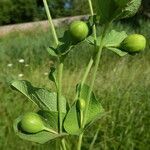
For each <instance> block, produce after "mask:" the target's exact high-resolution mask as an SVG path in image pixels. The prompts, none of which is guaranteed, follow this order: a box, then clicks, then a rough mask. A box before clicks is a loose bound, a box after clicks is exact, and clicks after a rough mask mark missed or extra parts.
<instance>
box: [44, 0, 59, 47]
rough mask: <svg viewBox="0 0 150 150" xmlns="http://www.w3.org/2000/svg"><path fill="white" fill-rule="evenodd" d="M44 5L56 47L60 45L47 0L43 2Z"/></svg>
mask: <svg viewBox="0 0 150 150" xmlns="http://www.w3.org/2000/svg"><path fill="white" fill-rule="evenodd" d="M43 3H44V7H45V11H46V14H47V18H48V21H49V24H50V27H51V30H52V34H53V37H54V40H55V43H56V45H58V44H59V41H58V37H57V34H56V30H55V27H54V24H53V21H52V17H51V13H50V11H49V7H48V4H47V0H43Z"/></svg>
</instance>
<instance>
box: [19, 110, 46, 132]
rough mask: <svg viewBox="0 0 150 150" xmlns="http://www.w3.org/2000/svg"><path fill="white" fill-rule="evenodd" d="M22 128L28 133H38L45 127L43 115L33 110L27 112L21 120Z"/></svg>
mask: <svg viewBox="0 0 150 150" xmlns="http://www.w3.org/2000/svg"><path fill="white" fill-rule="evenodd" d="M20 125H21V129H22V130H23V131H25V132H28V133H37V132H39V131H42V130H43V129H44V124H43V121H42V119H41V117H40V116H39V115H38V114H36V113H33V112H29V113H26V114H25V115H24V116H23V117H22V120H21V122H20Z"/></svg>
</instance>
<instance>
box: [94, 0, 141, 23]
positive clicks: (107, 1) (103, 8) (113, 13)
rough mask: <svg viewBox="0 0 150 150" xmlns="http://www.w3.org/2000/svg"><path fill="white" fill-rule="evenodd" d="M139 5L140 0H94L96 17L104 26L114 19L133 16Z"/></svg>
mask: <svg viewBox="0 0 150 150" xmlns="http://www.w3.org/2000/svg"><path fill="white" fill-rule="evenodd" d="M140 5H141V0H96V6H97V15H99V16H100V23H101V24H106V23H109V22H111V21H113V20H116V19H122V18H127V17H131V16H133V15H135V13H136V12H137V11H138V8H139V7H140Z"/></svg>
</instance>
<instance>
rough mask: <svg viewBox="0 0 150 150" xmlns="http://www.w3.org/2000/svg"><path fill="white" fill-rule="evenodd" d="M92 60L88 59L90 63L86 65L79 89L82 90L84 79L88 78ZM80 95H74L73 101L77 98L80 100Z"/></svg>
mask: <svg viewBox="0 0 150 150" xmlns="http://www.w3.org/2000/svg"><path fill="white" fill-rule="evenodd" d="M93 62H94V61H93V59H92V58H91V59H90V62H89V63H88V66H87V67H86V70H85V74H84V76H83V78H82V80H81V88H82V86H83V85H84V83H85V81H86V79H87V76H88V74H89V72H90V70H91V67H92V65H93ZM79 96H80V95H78V93H77V94H76V96H75V101H76V100H77V98H80V97H79Z"/></svg>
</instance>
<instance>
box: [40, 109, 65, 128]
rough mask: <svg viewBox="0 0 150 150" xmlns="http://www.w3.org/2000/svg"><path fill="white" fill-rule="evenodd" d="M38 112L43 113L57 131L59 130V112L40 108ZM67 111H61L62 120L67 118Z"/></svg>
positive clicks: (48, 122)
mask: <svg viewBox="0 0 150 150" xmlns="http://www.w3.org/2000/svg"><path fill="white" fill-rule="evenodd" d="M38 114H39V115H41V116H42V117H43V118H44V119H45V120H46V122H47V124H49V125H50V126H51V127H52V128H53V129H54V130H55V131H58V112H53V111H45V110H39V111H38ZM65 115H66V114H65V113H61V117H62V122H63V120H64V118H65Z"/></svg>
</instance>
